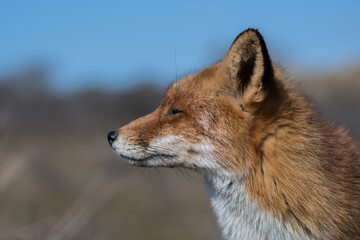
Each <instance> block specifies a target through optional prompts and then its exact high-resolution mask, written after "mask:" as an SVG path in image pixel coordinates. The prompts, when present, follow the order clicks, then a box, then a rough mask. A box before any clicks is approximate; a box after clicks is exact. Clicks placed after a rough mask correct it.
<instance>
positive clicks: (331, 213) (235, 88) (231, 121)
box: [118, 30, 360, 239]
mask: <svg viewBox="0 0 360 240" xmlns="http://www.w3.org/2000/svg"><path fill="white" fill-rule="evenodd" d="M171 109H176V110H181V111H182V112H183V113H182V114H176V115H174V116H171V117H169V115H167V112H168V111H169V110H171ZM118 134H119V136H122V137H125V138H126V139H127V141H128V142H129V143H131V144H133V145H141V146H144V147H145V148H146V146H148V145H149V144H150V143H151V141H152V140H154V139H159V138H161V137H164V136H170V135H171V136H179V135H181V136H182V137H184V138H185V139H186V140H187V141H188V142H189V143H191V144H194V145H196V144H199V143H201V141H202V139H203V138H206V139H208V140H209V141H211V143H212V146H213V147H214V155H215V156H216V159H218V160H219V165H220V166H221V168H222V169H224V170H225V171H227V172H229V173H231V174H234V175H239V176H240V175H241V176H245V178H244V179H245V186H246V191H247V193H248V196H249V197H250V198H251V199H252V200H254V201H255V202H256V203H257V204H258V205H259V206H260V208H261V209H262V210H263V211H266V212H267V213H269V214H270V215H271V216H273V217H275V218H278V219H280V220H281V221H283V222H286V223H289V224H290V225H291V226H292V227H293V228H294V229H295V230H296V231H298V232H302V234H305V235H306V236H308V237H313V238H317V239H322V238H325V239H327V238H329V239H357V238H360V157H359V156H360V153H359V149H358V146H357V144H356V143H355V142H354V141H353V140H352V139H351V138H350V137H349V136H348V135H347V133H346V132H345V131H344V130H343V129H342V128H338V127H336V126H333V125H331V124H329V123H327V122H326V121H325V120H323V118H322V117H321V116H320V115H319V113H318V111H317V110H316V108H314V106H313V105H312V103H311V102H310V101H309V100H308V99H307V98H306V97H305V96H304V95H302V94H301V93H300V92H299V91H298V90H297V89H296V88H295V87H294V86H293V85H292V84H291V83H289V82H288V81H287V80H286V78H285V77H284V75H283V74H282V72H281V70H280V69H278V68H277V67H276V66H275V67H274V66H272V64H271V62H270V58H269V57H268V55H267V50H266V46H265V44H264V42H263V40H262V37H261V35H260V34H259V33H258V32H257V31H256V30H248V31H245V32H244V33H243V34H242V35H240V36H239V37H238V38H237V39H236V40H235V41H234V43H233V45H232V47H231V48H230V50H229V53H228V54H227V56H226V57H225V59H224V61H223V62H221V63H218V64H215V65H213V66H211V67H208V68H205V69H204V70H202V71H200V72H199V73H196V74H193V75H191V76H188V77H185V78H184V79H182V80H180V81H178V82H176V83H174V84H173V85H172V86H171V87H170V88H169V89H168V91H167V93H166V95H165V97H164V100H163V102H162V103H161V105H160V106H159V108H158V109H157V110H156V111H154V112H153V113H151V114H149V115H147V116H144V117H142V118H140V119H138V120H135V121H133V122H132V123H130V124H128V125H127V126H125V127H123V128H121V129H120V130H119V132H118ZM182 154H185V153H182ZM186 154H188V156H190V157H188V158H186V159H187V160H186V161H185V162H183V163H181V164H177V165H176V166H186V167H189V166H192V164H193V163H194V161H195V160H194V158H192V157H191V156H192V155H194V156H195V155H196V154H197V153H196V151H195V150H194V149H192V148H188V149H187V152H186ZM145 166H146V164H145ZM192 168H194V169H196V167H192ZM239 207H241V206H239Z"/></svg>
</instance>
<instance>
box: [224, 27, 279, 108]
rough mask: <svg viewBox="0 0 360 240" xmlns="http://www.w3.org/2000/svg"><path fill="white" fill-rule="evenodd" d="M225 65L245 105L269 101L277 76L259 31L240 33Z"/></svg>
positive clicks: (227, 56)
mask: <svg viewBox="0 0 360 240" xmlns="http://www.w3.org/2000/svg"><path fill="white" fill-rule="evenodd" d="M222 66H223V68H225V69H226V71H227V72H228V75H229V77H230V81H231V84H232V86H233V87H234V90H235V91H236V92H237V93H238V95H240V96H241V99H242V102H244V105H246V104H251V102H261V101H262V100H264V99H265V97H266V95H267V89H268V88H269V86H270V85H271V82H272V81H273V75H274V73H273V67H272V64H271V60H270V56H269V53H268V51H267V48H266V45H265V41H264V39H263V37H262V36H261V34H260V33H259V31H258V30H256V29H251V28H249V29H247V30H246V31H244V32H242V33H240V34H239V35H238V36H237V37H236V38H235V40H234V42H233V44H232V45H231V47H230V49H229V51H228V53H227V55H226V57H225V59H224V61H223V63H222Z"/></svg>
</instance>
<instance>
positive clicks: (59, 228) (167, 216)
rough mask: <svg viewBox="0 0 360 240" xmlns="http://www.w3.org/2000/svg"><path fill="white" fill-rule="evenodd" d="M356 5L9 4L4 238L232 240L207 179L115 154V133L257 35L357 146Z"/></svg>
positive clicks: (0, 217)
mask: <svg viewBox="0 0 360 240" xmlns="http://www.w3.org/2000/svg"><path fill="white" fill-rule="evenodd" d="M359 9H360V2H359V1H350V0H349V1H346V2H344V1H342V2H340V1H332V0H328V1H301V2H291V1H271V3H270V1H265V0H264V1H226V2H220V1H187V0H184V1H110V0H109V1H108V0H103V1H90V0H87V1H79V0H73V1H45V0H42V1H41V0H33V1H25V0H17V1H11V0H0V229H1V231H0V239H56V240H57V239H79V240H80V239H91V240H92V239H94V240H95V239H99V240H102V239H105V240H107V239H154V240H155V239H210V240H212V239H221V234H220V230H219V228H218V227H217V224H216V219H215V217H214V215H213V213H212V211H211V209H210V207H209V202H208V199H207V194H206V192H205V190H204V188H203V183H202V179H201V177H200V176H198V175H197V174H195V173H193V172H190V171H185V170H181V169H180V170H179V169H141V168H135V167H131V166H128V165H126V164H124V163H122V162H121V160H120V159H118V158H116V156H115V154H114V153H113V151H112V150H111V149H110V147H109V145H108V143H107V140H106V134H107V132H108V131H110V130H114V129H117V128H119V127H121V126H123V125H124V124H126V123H128V122H129V121H131V120H133V119H135V118H137V117H140V116H142V115H144V114H146V113H149V112H151V111H153V110H154V109H155V108H156V107H157V106H158V105H159V104H160V102H161V99H162V96H163V94H164V91H165V89H166V87H167V86H168V85H169V84H170V83H171V82H173V81H174V80H176V79H178V78H181V77H182V76H184V75H186V74H188V73H191V72H194V71H197V70H199V69H201V68H203V67H205V66H208V65H210V64H212V63H214V62H216V61H218V60H220V59H222V57H223V56H224V55H225V53H226V51H227V49H228V48H229V46H230V45H231V43H232V41H233V40H234V38H235V37H236V36H237V35H238V34H239V33H240V32H241V31H243V30H245V29H247V28H249V27H253V28H258V29H259V30H260V32H261V33H262V34H263V36H264V38H265V40H266V42H267V45H268V49H269V51H270V54H271V56H272V59H273V61H274V62H275V63H277V64H279V65H281V66H282V67H284V68H285V69H287V73H288V75H289V76H290V79H291V80H292V81H295V82H296V83H297V84H298V85H299V87H300V88H302V89H303V90H304V91H305V92H306V93H307V94H308V95H309V96H311V97H312V98H313V99H314V101H315V102H316V104H317V105H318V106H319V108H320V109H321V111H322V112H323V113H324V115H325V116H326V117H327V118H328V119H330V120H331V121H333V122H336V123H338V124H343V125H345V126H347V127H348V129H349V132H350V134H351V135H352V136H353V137H354V138H355V139H356V140H359V139H360V29H359V26H360V15H359V14H358V10H359Z"/></svg>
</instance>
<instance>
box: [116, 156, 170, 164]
mask: <svg viewBox="0 0 360 240" xmlns="http://www.w3.org/2000/svg"><path fill="white" fill-rule="evenodd" d="M119 156H120V157H121V158H122V159H123V160H126V161H129V162H137V163H142V162H145V161H147V160H150V159H153V158H156V157H166V158H172V157H175V155H169V154H154V155H149V156H146V157H144V158H132V157H127V156H125V155H122V154H119Z"/></svg>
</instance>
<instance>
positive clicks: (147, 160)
mask: <svg viewBox="0 0 360 240" xmlns="http://www.w3.org/2000/svg"><path fill="white" fill-rule="evenodd" d="M112 147H113V149H114V151H115V152H116V153H117V154H118V155H119V156H120V157H122V159H123V160H124V161H126V162H128V163H130V164H132V165H138V166H154V167H155V166H161V167H174V166H182V167H191V168H201V169H219V165H218V163H217V159H216V158H215V156H214V154H213V146H212V145H211V144H210V143H209V142H207V141H202V142H201V143H199V144H193V143H190V142H189V141H188V140H186V139H185V138H184V137H182V136H166V137H161V138H157V139H154V140H152V141H151V142H150V144H149V146H147V147H143V146H140V145H135V144H131V143H129V142H127V141H126V139H125V138H123V137H121V136H119V137H118V138H117V139H116V141H114V142H113V144H112ZM190 149H191V150H192V151H190V152H192V153H189V151H188V150H190Z"/></svg>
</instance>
